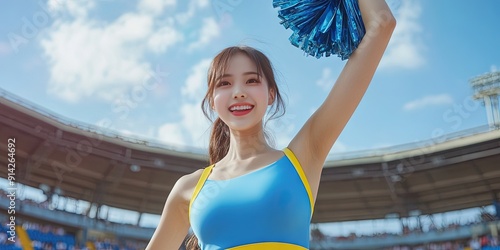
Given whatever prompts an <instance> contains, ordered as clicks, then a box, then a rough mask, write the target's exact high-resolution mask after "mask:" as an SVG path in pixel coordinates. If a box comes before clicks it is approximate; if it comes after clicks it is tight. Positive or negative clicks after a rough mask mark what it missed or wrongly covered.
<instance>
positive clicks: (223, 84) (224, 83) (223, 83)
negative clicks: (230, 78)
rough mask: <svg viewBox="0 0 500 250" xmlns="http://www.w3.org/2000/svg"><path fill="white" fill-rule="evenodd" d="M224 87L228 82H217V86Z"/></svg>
mask: <svg viewBox="0 0 500 250" xmlns="http://www.w3.org/2000/svg"><path fill="white" fill-rule="evenodd" d="M226 85H229V82H227V81H223V82H219V83H218V84H217V86H226Z"/></svg>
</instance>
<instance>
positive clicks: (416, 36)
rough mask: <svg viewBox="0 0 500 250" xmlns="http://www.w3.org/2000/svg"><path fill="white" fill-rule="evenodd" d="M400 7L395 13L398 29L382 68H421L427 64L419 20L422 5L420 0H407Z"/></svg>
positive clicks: (383, 60)
mask: <svg viewBox="0 0 500 250" xmlns="http://www.w3.org/2000/svg"><path fill="white" fill-rule="evenodd" d="M398 7H399V8H398V9H397V11H396V13H394V15H395V16H396V20H397V25H396V29H395V30H394V33H393V35H392V38H391V41H390V42H389V45H388V47H387V51H386V53H385V55H384V57H383V58H382V61H381V62H380V68H405V69H415V68H419V67H420V66H422V65H424V64H425V58H424V56H423V50H424V49H425V47H424V45H423V42H422V40H421V38H420V36H421V34H422V26H421V25H420V21H419V18H420V14H421V13H422V6H421V5H420V2H418V1H415V0H405V1H401V5H400V6H398Z"/></svg>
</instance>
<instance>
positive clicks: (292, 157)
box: [283, 147, 314, 217]
mask: <svg viewBox="0 0 500 250" xmlns="http://www.w3.org/2000/svg"><path fill="white" fill-rule="evenodd" d="M283 151H284V152H285V154H286V156H287V157H288V159H290V161H291V162H292V165H293V166H294V167H295V170H297V173H298V174H299V177H300V179H301V180H302V183H303V184H304V187H305V188H306V192H307V195H308V196H309V201H310V203H311V217H312V215H313V212H314V200H313V196H312V192H311V186H310V185H309V181H308V180H307V177H306V174H305V173H304V169H302V166H301V165H300V162H299V160H298V159H297V157H295V154H294V153H293V152H292V150H290V149H289V148H288V147H285V148H284V149H283Z"/></svg>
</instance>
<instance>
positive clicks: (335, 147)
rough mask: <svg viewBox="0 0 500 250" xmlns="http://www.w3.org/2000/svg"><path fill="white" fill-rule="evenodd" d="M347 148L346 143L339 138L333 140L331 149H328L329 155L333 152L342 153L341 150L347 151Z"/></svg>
mask: <svg viewBox="0 0 500 250" xmlns="http://www.w3.org/2000/svg"><path fill="white" fill-rule="evenodd" d="M348 150H349V148H348V147H347V145H346V144H345V143H343V142H341V141H339V140H337V141H335V144H333V147H332V149H331V150H330V155H331V154H334V153H342V152H347V151H348Z"/></svg>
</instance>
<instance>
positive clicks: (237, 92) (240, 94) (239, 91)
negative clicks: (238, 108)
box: [233, 87, 247, 99]
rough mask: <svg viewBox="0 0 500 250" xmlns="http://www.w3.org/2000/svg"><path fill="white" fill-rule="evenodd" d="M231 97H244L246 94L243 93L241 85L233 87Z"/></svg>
mask: <svg viewBox="0 0 500 250" xmlns="http://www.w3.org/2000/svg"><path fill="white" fill-rule="evenodd" d="M233 97H234V99H238V98H246V97H247V94H246V93H245V91H244V90H243V88H242V87H235V88H234V93H233Z"/></svg>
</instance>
